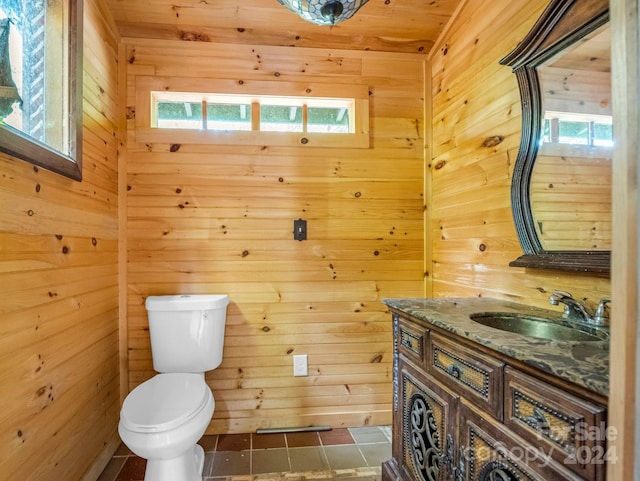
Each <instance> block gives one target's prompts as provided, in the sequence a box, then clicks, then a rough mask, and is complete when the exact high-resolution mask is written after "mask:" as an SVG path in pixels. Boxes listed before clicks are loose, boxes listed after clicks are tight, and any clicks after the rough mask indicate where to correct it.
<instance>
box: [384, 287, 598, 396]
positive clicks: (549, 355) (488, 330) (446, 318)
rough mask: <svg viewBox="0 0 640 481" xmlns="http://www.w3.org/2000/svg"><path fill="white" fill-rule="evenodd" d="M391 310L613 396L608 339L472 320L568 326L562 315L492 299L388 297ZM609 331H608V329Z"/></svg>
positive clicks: (386, 302) (592, 389)
mask: <svg viewBox="0 0 640 481" xmlns="http://www.w3.org/2000/svg"><path fill="white" fill-rule="evenodd" d="M382 302H384V303H385V304H386V305H387V306H389V307H391V308H393V309H396V310H398V311H401V312H403V313H406V314H408V315H410V316H413V317H415V318H417V319H419V320H421V321H424V322H427V323H429V324H432V325H434V326H437V327H439V328H441V329H445V330H447V331H450V332H452V333H455V334H457V335H459V336H461V337H464V338H466V339H469V340H470V341H474V342H477V343H479V344H482V345H483V346H486V347H488V348H490V349H493V350H494V351H498V352H500V353H502V354H504V355H506V356H508V357H510V358H513V359H517V360H518V361H520V362H522V363H524V364H527V365H529V366H532V367H534V368H536V369H539V370H540V371H543V372H546V373H549V374H552V375H554V376H557V377H559V378H561V379H565V380H567V381H570V382H572V383H575V384H577V385H579V386H583V387H585V388H587V389H589V390H591V391H594V392H597V393H599V394H602V395H604V396H608V395H609V339H608V336H605V338H604V339H603V340H602V341H596V342H584V341H557V340H553V341H551V340H547V339H540V338H535V337H528V336H524V335H522V334H516V333H511V332H507V331H503V330H500V329H494V328H492V327H487V326H484V325H482V324H479V323H477V322H474V321H472V320H471V319H470V318H469V315H470V314H474V313H478V312H514V313H523V314H529V315H533V316H539V317H545V318H551V319H553V320H554V321H556V322H558V323H561V324H562V323H565V322H566V321H565V320H564V319H563V318H562V313H560V312H556V311H551V310H547V309H540V308H537V307H531V306H526V305H524V304H518V303H515V302H509V301H503V300H500V299H490V298H476V297H470V298H432V299H429V298H425V299H421V298H416V299H383V300H382ZM605 332H606V331H605Z"/></svg>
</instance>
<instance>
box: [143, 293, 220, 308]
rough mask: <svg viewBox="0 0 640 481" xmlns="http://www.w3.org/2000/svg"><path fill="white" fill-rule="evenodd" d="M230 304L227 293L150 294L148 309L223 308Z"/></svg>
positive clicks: (146, 302)
mask: <svg viewBox="0 0 640 481" xmlns="http://www.w3.org/2000/svg"><path fill="white" fill-rule="evenodd" d="M228 304H229V296H228V295H226V294H186V295H175V296H149V297H147V300H146V301H145V307H146V308H147V311H200V310H205V309H221V308H223V307H226V306H227V305H228Z"/></svg>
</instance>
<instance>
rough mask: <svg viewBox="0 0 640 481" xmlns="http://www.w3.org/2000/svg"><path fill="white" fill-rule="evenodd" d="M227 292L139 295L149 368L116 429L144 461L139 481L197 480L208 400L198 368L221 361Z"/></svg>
mask: <svg viewBox="0 0 640 481" xmlns="http://www.w3.org/2000/svg"><path fill="white" fill-rule="evenodd" d="M228 304H229V297H228V296H227V295H223V294H221V295H184V296H181V295H177V296H150V297H147V300H146V302H145V307H146V308H147V313H148V317H149V334H150V337H151V354H152V358H153V368H154V369H155V370H156V371H157V372H158V373H159V374H156V375H155V376H154V377H152V378H151V379H149V380H148V381H145V382H143V383H142V384H140V385H139V386H138V387H136V388H135V389H134V390H133V391H131V392H130V393H129V395H128V396H127V397H126V399H125V400H124V403H123V405H122V410H121V411H120V423H119V424H118V432H119V434H120V438H121V439H122V442H123V443H124V444H126V445H127V447H128V448H129V449H130V450H131V451H132V452H133V453H134V454H136V455H138V456H140V457H141V458H144V459H146V460H147V468H146V471H145V476H144V481H202V468H203V466H204V450H203V449H202V447H201V446H199V445H198V444H197V442H198V440H199V439H200V438H201V437H202V435H203V434H204V432H205V430H206V429H207V426H208V425H209V422H210V421H211V416H212V415H213V410H214V407H215V401H214V399H213V394H212V393H211V390H210V389H209V386H208V385H207V383H206V382H205V378H204V374H205V372H206V371H210V370H212V369H215V368H216V367H218V366H219V365H220V363H221V362H222V347H223V343H224V327H225V322H226V314H227V305H228Z"/></svg>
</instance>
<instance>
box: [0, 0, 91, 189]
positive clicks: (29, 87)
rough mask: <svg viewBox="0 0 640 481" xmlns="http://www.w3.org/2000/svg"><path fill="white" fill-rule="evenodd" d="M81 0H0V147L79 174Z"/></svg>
mask: <svg viewBox="0 0 640 481" xmlns="http://www.w3.org/2000/svg"><path fill="white" fill-rule="evenodd" d="M81 18H82V11H81V1H80V0H60V1H55V2H32V1H28V0H0V150H2V151H3V152H6V153H8V154H11V155H14V156H16V157H19V158H22V159H24V160H27V161H29V162H32V163H34V164H36V165H40V166H42V167H44V168H47V169H49V170H52V171H54V172H58V173H61V174H63V175H66V176H68V177H71V178H74V179H76V180H80V179H81V177H82V172H81V152H80V150H81V137H80V135H81V132H82V121H81V113H82V109H81V100H82V76H81V74H79V73H78V72H81V65H82V49H81V41H82V39H81V37H82V35H81V33H82V21H81Z"/></svg>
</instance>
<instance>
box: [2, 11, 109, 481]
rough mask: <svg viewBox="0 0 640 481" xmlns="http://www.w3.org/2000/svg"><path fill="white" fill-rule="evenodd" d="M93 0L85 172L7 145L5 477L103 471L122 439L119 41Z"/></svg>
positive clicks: (41, 479)
mask: <svg viewBox="0 0 640 481" xmlns="http://www.w3.org/2000/svg"><path fill="white" fill-rule="evenodd" d="M105 8H106V7H105V6H104V5H103V4H101V3H100V1H88V2H85V4H84V18H85V28H84V40H85V47H84V72H83V74H84V75H83V79H84V81H83V83H84V99H83V111H84V125H83V136H84V141H83V154H84V158H83V166H84V176H83V178H84V180H83V181H82V182H80V183H78V182H73V181H70V180H69V179H66V178H63V177H61V176H59V175H56V174H52V173H50V172H47V171H45V170H42V169H36V168H34V167H33V166H32V165H31V164H28V163H26V162H24V161H21V160H18V159H14V158H10V157H7V156H5V155H2V156H0V204H1V205H2V209H0V286H1V288H2V301H1V302H0V314H1V315H0V392H2V411H1V412H0V426H1V428H0V473H2V474H0V478H2V479H7V480H9V479H11V480H14V479H15V480H18V479H21V480H22V479H24V480H27V479H28V480H30V481H45V480H51V479H64V480H70V481H71V480H80V479H83V477H84V476H89V479H95V476H97V474H95V473H99V472H100V471H101V470H102V468H103V467H104V464H105V462H106V460H107V457H105V452H106V453H107V456H109V455H110V454H111V453H112V452H113V450H114V449H115V448H116V446H117V444H118V442H119V441H118V437H117V433H116V426H117V422H118V411H119V382H120V381H119V373H118V309H119V308H118V231H117V222H118V217H117V209H118V204H117V196H118V185H117V178H116V175H117V158H116V152H117V139H118V132H117V128H116V122H115V115H116V114H115V112H116V108H117V105H116V100H115V99H116V97H117V95H116V90H117V48H118V47H117V44H118V36H117V34H115V33H114V27H113V24H112V23H111V20H110V17H109V15H108V13H106V11H105Z"/></svg>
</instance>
